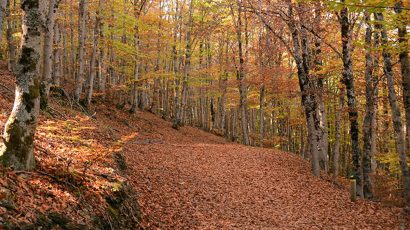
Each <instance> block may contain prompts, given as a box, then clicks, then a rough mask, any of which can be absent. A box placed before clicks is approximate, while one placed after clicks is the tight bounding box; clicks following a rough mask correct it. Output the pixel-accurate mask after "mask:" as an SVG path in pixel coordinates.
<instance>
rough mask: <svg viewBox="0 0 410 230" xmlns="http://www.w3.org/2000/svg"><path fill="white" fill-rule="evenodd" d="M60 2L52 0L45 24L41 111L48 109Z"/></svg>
mask: <svg viewBox="0 0 410 230" xmlns="http://www.w3.org/2000/svg"><path fill="white" fill-rule="evenodd" d="M58 3H59V0H50V2H49V5H48V12H47V17H46V24H45V33H44V50H43V68H44V70H43V78H42V81H41V87H40V106H41V109H46V108H47V107H48V96H49V94H50V87H51V84H52V74H53V63H54V60H53V58H55V57H54V53H53V45H54V24H55V16H56V12H57V8H58Z"/></svg>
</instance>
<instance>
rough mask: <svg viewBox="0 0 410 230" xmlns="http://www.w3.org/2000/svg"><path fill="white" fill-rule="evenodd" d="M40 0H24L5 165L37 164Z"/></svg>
mask: <svg viewBox="0 0 410 230" xmlns="http://www.w3.org/2000/svg"><path fill="white" fill-rule="evenodd" d="M40 2H41V0H22V1H21V8H22V10H23V22H22V29H23V37H22V44H21V53H20V56H19V59H18V63H17V71H16V73H17V81H16V96H15V101H14V106H13V111H12V113H11V115H10V117H9V119H8V121H7V123H6V127H5V131H4V134H3V140H4V143H3V144H2V146H1V150H0V161H1V163H2V164H3V165H5V166H9V167H13V168H14V169H16V170H29V169H33V168H34V167H35V159H34V152H33V149H34V133H35V130H36V126H37V117H38V114H39V108H40V80H39V67H40V54H41V46H40V42H41V34H42V33H41V29H42V24H43V19H42V17H41V12H40V7H39V6H40Z"/></svg>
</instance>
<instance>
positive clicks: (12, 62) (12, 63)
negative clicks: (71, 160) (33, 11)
mask: <svg viewBox="0 0 410 230" xmlns="http://www.w3.org/2000/svg"><path fill="white" fill-rule="evenodd" d="M10 12H11V8H10V0H7V10H6V14H7V30H6V36H7V45H8V51H9V65H8V66H9V70H10V71H12V72H15V71H16V65H17V62H16V55H17V47H16V45H15V44H14V38H13V33H14V27H15V22H14V21H13V19H12V18H11V17H10Z"/></svg>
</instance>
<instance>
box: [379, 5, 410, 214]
mask: <svg viewBox="0 0 410 230" xmlns="http://www.w3.org/2000/svg"><path fill="white" fill-rule="evenodd" d="M375 19H376V21H377V23H376V28H377V29H379V30H380V31H381V41H382V45H383V47H384V48H383V60H384V74H385V75H386V79H387V87H388V92H389V102H390V106H391V108H392V120H393V128H394V132H395V135H396V146H397V152H398V154H399V161H400V169H401V172H402V180H403V187H404V199H405V202H406V206H407V208H408V209H409V208H410V171H409V166H408V165H407V147H406V139H405V135H404V130H403V124H402V118H401V112H400V107H399V104H398V101H397V94H396V90H395V88H394V79H393V64H392V61H391V54H390V53H389V51H388V50H387V48H386V46H387V45H388V44H387V43H388V37H387V31H386V29H385V28H384V25H383V23H384V17H383V14H382V13H375Z"/></svg>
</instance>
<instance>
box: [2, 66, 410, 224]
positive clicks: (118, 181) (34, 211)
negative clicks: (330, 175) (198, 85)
mask: <svg viewBox="0 0 410 230" xmlns="http://www.w3.org/2000/svg"><path fill="white" fill-rule="evenodd" d="M13 82H14V79H13V77H12V76H11V75H10V73H8V72H7V71H5V70H4V66H3V67H2V66H0V95H1V96H0V127H1V129H2V130H3V128H4V123H5V121H6V120H7V117H8V115H9V114H10V111H11V108H12V102H13V94H14V93H13ZM55 96H57V97H55V98H53V100H52V101H51V109H50V110H49V111H47V112H42V114H41V116H40V121H39V127H38V130H37V134H36V135H37V136H36V148H35V153H36V160H37V168H36V170H34V171H32V172H25V171H19V172H13V171H10V170H8V169H4V168H0V229H3V228H4V229H34V228H38V227H43V229H61V228H62V229H136V228H137V223H139V224H138V225H139V227H138V228H141V229H333V228H337V229H339V228H340V229H409V227H410V223H409V220H408V219H407V218H406V216H405V214H404V213H403V212H402V210H401V209H400V208H398V207H394V206H387V205H383V204H381V203H376V202H370V201H362V200H359V201H357V202H354V203H353V202H350V201H349V192H348V188H346V187H344V186H336V185H334V184H333V183H331V182H330V181H328V180H326V179H325V178H316V177H313V176H312V175H311V172H310V166H309V163H308V162H306V161H305V160H303V159H302V158H300V157H298V156H296V155H294V154H290V153H286V152H281V151H278V150H273V149H264V148H256V147H246V146H242V145H239V144H235V143H230V142H227V141H225V140H224V139H223V138H221V137H217V136H215V135H212V134H209V133H206V132H204V131H202V130H199V129H196V128H192V127H183V128H181V129H180V130H178V131H177V130H174V129H172V128H171V123H170V122H167V121H164V120H162V119H161V118H159V117H157V116H155V115H153V114H151V113H148V112H138V113H137V114H136V115H130V114H129V113H127V112H126V111H124V110H118V109H115V106H114V105H108V104H104V103H99V102H97V103H96V104H97V106H96V107H94V108H93V110H95V111H96V114H95V116H91V115H90V114H86V113H83V112H79V110H78V108H75V106H73V104H72V103H70V102H69V100H67V99H64V98H63V99H61V98H60V99H59V98H58V97H59V96H58V95H55ZM60 96H61V95H60Z"/></svg>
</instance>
